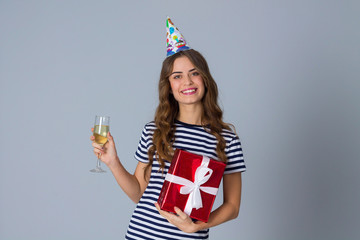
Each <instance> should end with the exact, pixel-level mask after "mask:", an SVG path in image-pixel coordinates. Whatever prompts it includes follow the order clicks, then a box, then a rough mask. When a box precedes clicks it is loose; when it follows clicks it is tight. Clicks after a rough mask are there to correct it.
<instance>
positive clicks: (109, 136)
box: [107, 132, 114, 144]
mask: <svg viewBox="0 0 360 240" xmlns="http://www.w3.org/2000/svg"><path fill="white" fill-rule="evenodd" d="M107 138H108V142H109V143H111V144H113V143H114V138H113V136H112V135H111V133H110V132H108V133H107Z"/></svg>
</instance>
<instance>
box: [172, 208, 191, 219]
mask: <svg viewBox="0 0 360 240" xmlns="http://www.w3.org/2000/svg"><path fill="white" fill-rule="evenodd" d="M174 210H175V212H176V214H177V215H179V217H180V218H182V219H186V218H188V217H189V216H188V215H187V214H186V213H184V212H183V211H181V209H180V208H178V207H174Z"/></svg>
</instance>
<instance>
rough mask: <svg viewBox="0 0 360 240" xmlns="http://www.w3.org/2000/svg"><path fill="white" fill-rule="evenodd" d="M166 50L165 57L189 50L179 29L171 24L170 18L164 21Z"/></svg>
mask: <svg viewBox="0 0 360 240" xmlns="http://www.w3.org/2000/svg"><path fill="white" fill-rule="evenodd" d="M166 48H167V56H171V55H173V54H175V53H177V52H180V51H185V50H188V49H190V47H189V46H188V45H187V43H186V41H185V38H184V36H183V35H182V34H181V33H180V31H179V29H178V28H177V27H175V26H174V24H173V23H172V22H171V20H170V17H167V19H166Z"/></svg>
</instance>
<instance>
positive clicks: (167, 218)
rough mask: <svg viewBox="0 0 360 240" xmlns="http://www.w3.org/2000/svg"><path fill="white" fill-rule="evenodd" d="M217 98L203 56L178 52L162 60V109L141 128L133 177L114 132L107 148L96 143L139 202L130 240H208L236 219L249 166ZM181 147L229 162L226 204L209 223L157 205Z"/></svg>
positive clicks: (186, 51) (211, 217)
mask: <svg viewBox="0 0 360 240" xmlns="http://www.w3.org/2000/svg"><path fill="white" fill-rule="evenodd" d="M217 97H218V90H217V85H216V83H215V81H214V79H213V78H212V76H211V74H210V71H209V68H208V65H207V63H206V60H205V59H204V57H203V56H202V55H201V54H200V53H199V52H197V51H195V50H193V49H190V50H188V49H186V50H183V51H179V52H177V53H175V54H172V55H171V56H169V57H167V58H166V59H165V60H164V62H163V66H162V70H161V74H160V81H159V105H158V107H157V110H156V114H155V120H154V121H152V122H150V123H148V124H146V125H145V127H144V129H143V132H142V136H141V139H140V142H139V146H138V149H137V151H136V154H135V158H136V159H137V160H138V161H139V162H138V165H137V167H136V169H135V172H134V174H130V173H129V172H128V171H127V170H126V169H125V168H124V167H123V165H122V164H121V161H120V160H119V158H118V156H117V153H116V148H115V143H114V139H113V137H112V136H111V134H110V133H109V134H108V143H106V144H105V145H104V146H103V147H101V146H100V145H98V144H96V143H95V142H93V147H94V153H95V154H96V155H97V156H98V155H100V156H101V160H102V161H103V162H104V163H105V164H106V165H107V166H108V167H109V169H110V170H111V172H112V173H113V175H114V177H115V179H116V181H117V182H118V184H119V185H120V187H121V188H122V189H123V190H124V192H125V193H126V194H127V195H128V196H129V197H130V198H131V199H132V200H133V201H134V202H135V203H137V206H136V208H135V210H134V213H133V215H132V217H131V220H130V224H129V227H128V230H127V233H126V236H125V238H126V239H208V235H209V230H208V229H209V228H210V227H213V226H216V225H219V224H221V223H224V222H226V221H228V220H231V219H234V218H236V217H237V215H238V213H239V208H240V199H241V172H242V171H245V164H244V160H243V155H242V149H241V145H240V141H239V138H238V136H237V135H236V134H235V133H234V132H233V131H232V130H231V128H230V126H229V125H228V124H225V123H224V122H223V121H222V111H221V109H220V108H219V106H218V103H217ZM91 140H92V141H94V137H93V136H92V137H91ZM177 148H179V149H183V150H186V151H189V152H192V153H195V154H199V155H206V156H208V157H209V158H212V159H216V160H219V161H223V162H226V164H227V166H226V169H225V172H224V176H223V204H222V205H221V206H220V207H219V208H217V209H216V210H214V211H213V212H212V213H211V214H210V217H209V220H208V222H207V223H205V222H201V221H193V220H192V219H191V218H190V217H189V216H187V215H186V214H185V213H184V212H182V211H181V210H180V209H177V208H175V211H176V212H177V214H173V213H169V212H166V211H162V210H161V209H160V208H159V206H158V204H157V203H156V201H157V199H158V196H159V193H160V190H161V187H162V185H163V183H164V179H165V175H166V173H167V171H168V169H169V166H170V162H171V159H172V155H173V153H174V150H175V149H177Z"/></svg>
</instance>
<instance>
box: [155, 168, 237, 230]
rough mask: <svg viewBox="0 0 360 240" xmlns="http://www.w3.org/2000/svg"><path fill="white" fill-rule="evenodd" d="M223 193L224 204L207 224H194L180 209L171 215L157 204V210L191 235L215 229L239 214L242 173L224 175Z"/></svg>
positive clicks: (198, 222)
mask: <svg viewBox="0 0 360 240" xmlns="http://www.w3.org/2000/svg"><path fill="white" fill-rule="evenodd" d="M223 193H224V202H223V204H222V205H221V206H220V207H219V208H217V209H216V210H215V211H213V212H212V213H210V216H209V220H208V222H207V223H205V222H202V221H197V222H195V223H194V222H193V221H192V220H191V218H190V217H189V216H187V215H186V214H185V213H184V212H182V211H181V210H180V209H178V208H175V211H176V213H177V215H176V214H173V213H169V212H166V211H162V210H160V208H159V205H158V204H157V203H156V204H155V205H156V208H157V209H158V211H159V212H160V214H161V215H162V216H163V217H165V218H166V219H167V220H168V221H169V222H170V223H172V224H174V225H175V226H177V227H178V228H179V229H181V230H182V231H184V232H187V233H191V232H197V231H199V230H202V229H206V228H210V227H214V226H216V225H219V224H221V223H224V222H226V221H229V220H231V219H234V218H236V217H237V216H238V214H239V209H240V200H241V173H240V172H237V173H231V174H226V175H224V178H223Z"/></svg>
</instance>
